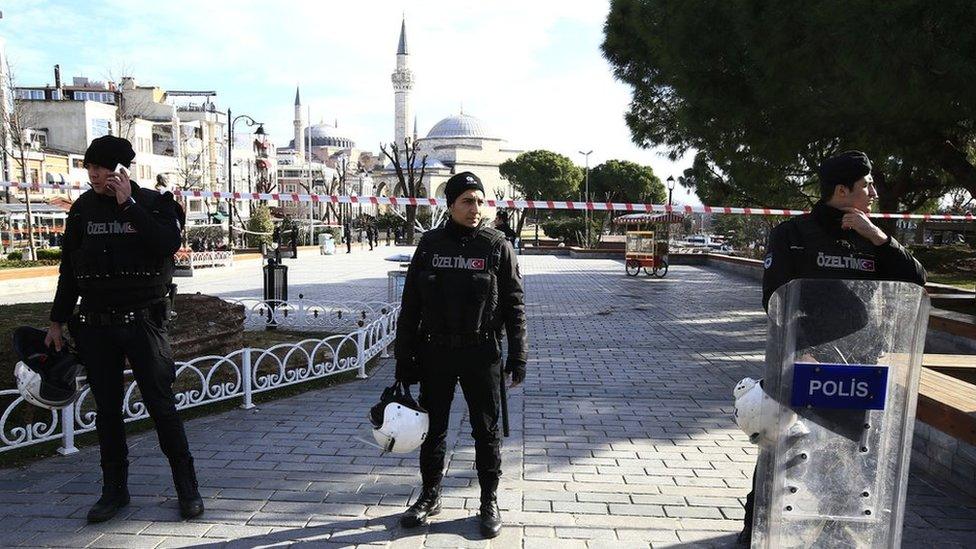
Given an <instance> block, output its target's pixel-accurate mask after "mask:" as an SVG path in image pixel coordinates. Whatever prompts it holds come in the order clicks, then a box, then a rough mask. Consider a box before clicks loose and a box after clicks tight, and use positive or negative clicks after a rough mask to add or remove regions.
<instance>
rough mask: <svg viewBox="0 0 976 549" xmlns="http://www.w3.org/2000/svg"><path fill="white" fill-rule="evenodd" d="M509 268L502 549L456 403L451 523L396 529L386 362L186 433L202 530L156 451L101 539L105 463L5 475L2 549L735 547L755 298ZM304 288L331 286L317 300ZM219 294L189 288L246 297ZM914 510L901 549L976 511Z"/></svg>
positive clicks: (344, 277) (671, 279)
mask: <svg viewBox="0 0 976 549" xmlns="http://www.w3.org/2000/svg"><path fill="white" fill-rule="evenodd" d="M388 251H389V249H383V250H379V251H378V252H374V253H372V254H361V255H356V254H354V256H353V257H347V258H345V259H344V260H343V258H342V256H338V257H334V258H310V259H309V260H308V264H307V265H305V264H303V263H302V262H298V263H299V266H297V267H296V268H295V269H294V270H293V272H294V273H295V282H296V283H297V284H298V285H300V286H303V288H306V289H307V290H306V291H309V292H312V291H314V290H316V289H323V288H325V289H328V290H329V292H330V295H358V296H362V297H364V298H365V297H382V296H383V295H385V291H386V290H385V289H386V282H385V272H386V270H388V269H389V268H390V264H388V263H384V262H382V256H385V255H389V254H387V253H386V252H388ZM521 259H522V262H523V272H524V273H526V288H527V304H528V314H529V325H530V345H531V354H530V362H529V373H528V378H527V380H526V383H525V386H524V388H523V389H521V390H517V391H515V392H513V393H512V394H511V395H510V396H511V398H510V407H511V419H512V433H511V434H512V436H511V437H510V438H508V439H506V440H505V444H504V448H503V459H504V470H505V474H504V477H503V479H502V486H501V488H502V491H501V494H500V503H501V506H502V509H503V514H504V518H505V520H506V523H507V525H508V526H507V527H506V529H505V530H504V532H503V534H502V536H501V537H499V538H497V539H495V540H493V541H491V542H486V541H484V540H481V539H479V536H478V531H477V522H476V521H477V519H476V513H477V507H478V488H477V479H476V475H475V471H474V452H473V444H472V441H471V438H470V434H469V431H470V428H469V426H468V425H467V422H466V421H465V420H464V412H463V410H464V406H463V400H462V399H461V398H460V395H458V398H457V399H456V400H455V406H454V411H455V413H454V415H453V417H452V426H451V433H452V436H451V438H450V439H449V445H450V447H451V448H453V451H451V452H449V457H450V461H449V464H448V473H447V478H446V480H445V484H446V487H445V499H444V506H445V510H444V512H443V513H442V514H441V515H440V516H438V517H437V518H436V520H434V522H433V524H432V525H431V526H430V527H428V528H421V529H417V530H409V531H408V530H403V529H400V528H399V527H398V526H397V524H396V521H397V517H398V515H399V513H401V512H402V511H403V509H404V508H405V506H406V505H407V504H408V502H410V501H412V499H413V498H415V497H416V495H417V492H418V490H417V486H418V484H419V474H418V473H417V463H416V456H415V455H410V456H406V457H401V456H393V455H387V456H379V455H378V452H377V451H376V450H374V449H372V448H369V447H367V446H365V445H364V444H362V443H360V442H359V441H358V440H357V437H361V436H368V434H367V433H368V430H367V425H368V423H367V421H366V419H365V416H366V411H367V409H368V407H369V406H371V405H372V404H373V403H375V400H376V398H377V397H378V395H379V392H380V390H381V388H382V387H383V386H385V385H387V384H389V383H390V381H391V380H392V373H393V372H392V371H393V363H392V361H391V360H384V361H381V363H380V365H379V366H378V368H377V369H376V370H375V371H374V372H373V373H372V375H371V378H370V379H369V380H366V381H357V382H350V383H347V384H344V385H341V386H338V387H333V388H329V389H324V390H319V391H313V392H308V393H304V394H302V395H299V396H295V397H292V398H288V399H283V400H278V401H274V402H269V403H264V404H261V405H259V407H258V408H257V409H253V410H247V411H245V410H234V411H230V412H226V413H223V414H220V415H215V416H209V417H205V418H200V419H194V420H191V421H189V422H188V424H187V428H188V432H189V436H190V438H191V447H192V449H193V451H194V454H195V456H196V460H197V465H198V467H199V477H200V482H201V486H202V492H203V494H204V497H205V498H206V500H205V503H206V507H207V511H206V513H205V514H204V515H203V516H202V517H200V518H199V519H197V520H193V521H189V522H185V521H180V520H179V519H178V515H177V510H176V502H175V499H174V492H173V488H172V482H171V479H170V477H169V473H168V469H167V468H166V467H165V461H164V459H163V457H162V456H161V454H160V453H159V450H158V444H157V443H156V440H155V436H154V435H153V434H152V433H144V434H140V435H137V436H134V437H132V439H131V441H130V446H131V456H132V466H131V473H130V474H131V477H130V485H131V490H132V493H133V499H132V503H131V504H130V505H129V506H128V507H127V508H125V509H124V511H123V512H122V513H121V516H120V517H118V518H117V519H115V520H113V521H111V522H109V523H107V524H103V525H95V526H91V525H87V524H85V522H84V514H85V512H86V510H87V508H88V506H89V505H90V504H91V502H92V501H93V500H94V499H95V498H97V494H98V490H99V484H98V483H99V480H100V479H99V476H98V474H97V473H96V471H97V463H98V455H97V449H95V448H85V449H82V451H81V453H80V454H77V455H74V456H68V457H56V458H49V459H46V460H43V461H41V462H38V463H35V464H33V465H31V466H29V467H27V468H24V469H17V470H6V471H2V472H0V505H2V511H0V515H2V519H0V520H2V522H0V524H3V526H4V528H3V532H2V533H0V546H5V547H6V546H16V545H24V546H68V547H83V546H88V547H175V546H204V547H258V546H262V547H264V546H274V547H279V546H288V545H291V544H302V545H307V544H311V546H323V547H351V546H389V547H421V546H423V547H488V546H490V547H504V548H519V547H522V548H527V549H528V548H534V547H546V548H548V547H558V548H559V549H571V548H576V547H645V548H646V547H728V546H731V545H732V544H733V542H734V538H735V533H736V532H737V531H738V530H739V529H740V527H741V517H742V503H743V501H744V497H745V494H746V492H747V491H748V488H749V482H750V481H749V479H750V475H751V472H752V468H753V465H754V460H755V453H756V451H755V447H753V446H752V445H750V444H749V443H748V441H747V440H746V439H745V437H744V436H743V435H742V434H741V433H740V432H739V431H738V430H737V429H736V428H735V426H734V424H733V423H732V421H731V420H730V417H729V416H730V412H731V409H730V396H729V393H730V387H731V386H732V384H733V383H734V382H735V381H737V380H738V379H740V378H741V377H743V376H744V375H757V374H759V372H760V371H761V368H762V358H763V349H764V329H765V323H764V318H765V317H764V315H763V313H762V311H761V309H760V308H759V306H758V303H759V300H760V290H759V287H758V285H756V284H755V283H753V282H750V281H747V280H744V279H735V278H729V277H728V275H725V274H722V273H717V272H712V271H708V270H705V269H700V268H696V267H673V268H672V270H671V272H670V273H669V274H668V277H667V278H665V279H660V280H659V279H650V278H646V277H641V278H628V277H625V276H624V275H623V268H622V266H621V264H620V263H619V262H616V261H602V260H569V259H564V258H560V257H539V256H524V257H522V258H521ZM243 263H244V262H242V263H241V264H242V265H243ZM325 265H327V266H329V267H330V268H329V269H327V270H326V269H325V268H324V267H323V266H325ZM254 266H255V269H256V266H257V264H256V262H254ZM316 273H319V274H318V276H319V277H322V276H323V275H322V274H321V273H325V275H324V276H325V277H326V278H329V279H331V281H330V282H329V283H328V284H327V285H325V286H320V287H316V286H315V285H314V284H315V277H316ZM231 274H232V275H233V276H232V277H227V276H225V275H219V276H218V275H217V274H214V275H213V280H210V281H209V282H208V281H207V280H206V279H205V278H204V277H201V278H199V279H196V280H194V282H193V284H188V285H187V286H189V287H190V288H192V287H193V286H194V285H196V286H197V287H198V288H199V289H201V290H205V291H210V292H213V293H218V292H219V293H222V294H225V295H229V294H233V293H240V294H241V295H244V294H245V293H246V294H247V295H254V293H253V291H250V292H249V291H248V288H238V287H236V286H235V284H236V282H235V280H232V279H233V278H234V277H237V279H239V278H240V274H239V273H231ZM290 274H291V273H290ZM362 279H365V282H362V281H361V280H362ZM238 286H239V284H238ZM252 286H253V284H252ZM310 295H311V294H310ZM908 498H909V503H908V510H907V513H906V517H905V543H904V546H906V547H916V546H922V545H927V546H933V547H966V546H969V547H971V546H972V539H973V537H974V535H976V503H974V502H972V501H968V500H962V499H958V498H956V497H953V496H952V495H950V494H947V493H946V492H945V491H943V490H940V489H938V488H936V487H934V486H933V485H931V484H930V483H928V482H927V481H926V480H924V479H923V478H920V477H918V476H915V475H913V477H912V479H911V482H910V487H909V493H908Z"/></svg>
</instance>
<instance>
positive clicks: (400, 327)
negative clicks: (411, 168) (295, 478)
mask: <svg viewBox="0 0 976 549" xmlns="http://www.w3.org/2000/svg"><path fill="white" fill-rule="evenodd" d="M503 328H504V330H505V333H506V334H507V337H508V357H507V360H506V368H505V369H506V370H508V371H511V370H513V369H515V368H524V367H525V363H526V334H525V303H524V292H523V290H522V275H521V274H520V272H519V268H518V260H517V258H516V256H515V251H514V250H513V249H512V246H511V244H509V243H508V242H507V241H506V240H505V235H504V234H503V233H501V232H500V231H497V230H495V229H492V228H490V227H487V226H486V225H485V224H482V225H481V226H479V227H477V228H474V229H471V228H466V227H462V226H460V225H458V224H456V223H454V222H453V221H450V220H449V221H448V222H447V223H446V224H445V225H444V226H443V227H440V228H437V229H433V230H430V231H428V232H426V233H424V236H423V238H421V240H420V243H419V244H418V245H417V250H416V251H415V252H414V254H413V258H412V259H411V261H410V267H409V268H408V269H407V278H406V281H405V282H404V288H403V298H402V302H401V309H400V316H399V319H398V321H397V335H396V344H395V352H396V359H397V363H398V366H400V367H404V368H409V369H412V368H413V366H414V363H415V361H416V360H417V357H419V356H420V355H421V348H420V346H421V336H422V335H427V334H434V335H453V334H459V335H468V334H472V333H481V334H490V335H491V336H492V337H493V338H494V339H495V340H496V341H498V340H500V338H501V331H502V329H503ZM421 366H422V365H421Z"/></svg>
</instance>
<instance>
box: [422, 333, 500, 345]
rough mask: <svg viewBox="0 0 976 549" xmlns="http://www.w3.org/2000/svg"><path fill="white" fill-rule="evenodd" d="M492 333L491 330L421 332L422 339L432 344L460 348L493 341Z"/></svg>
mask: <svg viewBox="0 0 976 549" xmlns="http://www.w3.org/2000/svg"><path fill="white" fill-rule="evenodd" d="M491 338H492V335H491V333H490V332H482V333H477V332H470V333H466V334H421V335H420V339H421V341H425V342H427V343H430V344H431V345H436V346H438V347H446V348H448V349H460V348H463V347H475V346H477V345H480V344H482V343H484V342H486V341H491Z"/></svg>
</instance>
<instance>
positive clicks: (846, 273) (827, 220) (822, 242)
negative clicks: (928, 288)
mask: <svg viewBox="0 0 976 549" xmlns="http://www.w3.org/2000/svg"><path fill="white" fill-rule="evenodd" d="M843 217H844V212H843V211H841V210H838V209H836V208H834V207H832V206H828V205H826V204H824V203H822V202H818V203H817V204H816V205H815V206H814V207H813V211H811V212H810V213H808V214H803V215H800V216H797V217H794V218H792V219H788V220H786V221H784V222H782V223H780V224H779V225H777V226H776V228H774V229H773V230H772V232H771V233H770V234H769V246H768V247H767V248H766V250H767V252H766V260H765V271H764V272H763V308H767V309H768V307H769V298H770V297H772V295H773V293H774V292H775V291H776V290H777V289H779V287H780V286H782V285H784V284H786V283H787V282H789V281H791V280H793V279H795V278H827V279H860V280H895V281H903V282H913V283H915V284H918V285H920V286H924V285H925V269H924V268H922V265H921V264H920V263H919V262H918V261H916V260H915V258H914V257H912V254H911V253H909V252H908V250H906V249H905V248H904V246H902V245H901V244H899V243H898V241H897V240H895V239H894V238H891V237H889V238H888V241H887V242H885V243H884V244H882V245H880V246H875V245H874V243H872V242H871V241H869V240H868V239H866V238H864V237H863V236H861V235H859V234H857V232H855V231H853V230H846V229H843V228H842V227H841V219H842V218H843Z"/></svg>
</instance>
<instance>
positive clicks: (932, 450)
mask: <svg viewBox="0 0 976 549" xmlns="http://www.w3.org/2000/svg"><path fill="white" fill-rule="evenodd" d="M912 467H915V468H918V469H919V470H921V471H924V472H925V473H928V474H929V475H932V476H933V477H935V478H937V479H939V480H941V481H945V482H947V483H949V484H950V485H952V486H953V488H955V489H958V490H960V491H962V492H964V493H966V494H968V495H970V496H974V497H976V446H973V445H972V444H969V443H967V442H963V441H961V440H959V439H957V438H954V437H952V436H950V435H947V434H945V433H943V432H942V431H940V430H938V429H936V428H934V427H931V426H929V425H927V424H925V423H922V422H921V421H916V422H915V436H914V438H912Z"/></svg>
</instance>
